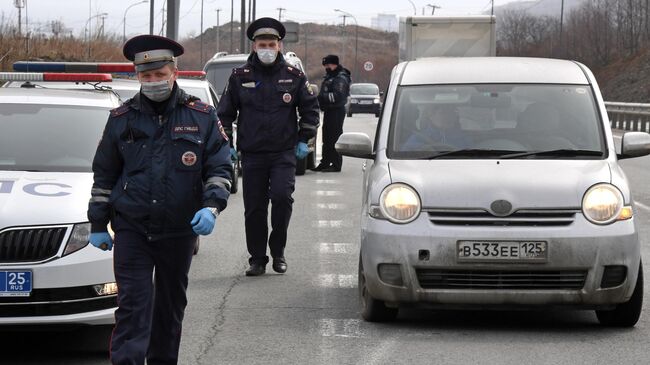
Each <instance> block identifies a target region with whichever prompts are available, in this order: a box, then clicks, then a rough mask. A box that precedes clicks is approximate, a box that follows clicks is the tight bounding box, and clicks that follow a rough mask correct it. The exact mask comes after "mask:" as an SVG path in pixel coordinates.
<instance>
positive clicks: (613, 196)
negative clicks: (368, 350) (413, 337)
mask: <svg viewBox="0 0 650 365" xmlns="http://www.w3.org/2000/svg"><path fill="white" fill-rule="evenodd" d="M384 106H385V108H384V110H383V113H382V116H381V118H380V121H379V124H378V127H377V132H376V136H375V141H374V144H373V142H372V141H371V140H370V138H369V137H368V136H367V135H365V134H362V133H344V134H343V135H341V137H340V138H339V140H338V142H337V144H336V148H337V150H338V151H339V152H340V153H342V154H343V155H345V156H351V157H358V158H363V159H366V161H365V163H364V164H363V176H364V182H363V194H362V201H363V203H362V212H361V252H360V259H359V292H360V298H361V312H362V316H363V318H364V319H366V320H369V321H382V320H390V319H393V318H395V317H396V315H397V313H398V309H399V308H400V307H404V306H413V305H418V306H429V307H433V308H451V309H458V308H465V307H469V308H487V309H504V308H511V307H516V308H531V309H541V308H548V307H555V306H569V307H573V308H579V309H591V310H596V314H597V317H598V319H599V321H600V322H601V323H602V324H604V325H611V326H633V325H634V324H636V322H637V320H638V318H639V315H640V313H641V308H642V299H643V270H642V267H641V254H640V245H639V238H638V235H637V232H638V230H637V222H636V220H635V217H634V209H635V207H634V201H633V199H632V195H631V192H630V189H629V186H628V182H627V178H626V177H625V174H624V173H623V171H622V170H621V167H620V166H619V164H618V160H620V159H623V158H629V157H637V156H643V155H647V154H650V135H648V134H647V133H642V132H628V133H625V134H624V135H623V136H622V138H621V142H619V146H620V152H619V153H617V151H616V146H615V143H614V136H613V134H612V131H611V129H610V125H609V120H608V117H607V111H606V109H605V106H604V103H603V99H602V96H601V93H600V91H599V88H598V86H597V84H596V80H595V78H594V76H593V74H592V73H591V72H590V71H589V69H588V68H587V67H585V66H584V65H582V64H579V63H577V62H572V61H565V60H551V59H534V58H505V57H491V58H478V57H476V58H469V57H468V58H430V59H422V60H417V61H412V62H404V63H400V64H398V65H397V66H395V68H394V69H393V72H392V75H391V81H390V86H389V88H388V92H387V95H386V101H385V104H384Z"/></svg>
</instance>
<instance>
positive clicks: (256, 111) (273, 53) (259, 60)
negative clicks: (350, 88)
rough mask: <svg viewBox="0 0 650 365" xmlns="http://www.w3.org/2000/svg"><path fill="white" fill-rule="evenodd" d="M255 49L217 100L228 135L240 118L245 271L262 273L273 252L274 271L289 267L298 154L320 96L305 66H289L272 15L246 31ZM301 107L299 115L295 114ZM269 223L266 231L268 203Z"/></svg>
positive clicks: (311, 129)
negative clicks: (287, 255) (287, 250)
mask: <svg viewBox="0 0 650 365" xmlns="http://www.w3.org/2000/svg"><path fill="white" fill-rule="evenodd" d="M247 35H248V38H249V39H251V40H252V41H253V53H251V55H250V56H249V57H248V61H247V62H246V64H244V65H243V66H241V67H238V68H235V69H233V72H232V74H231V75H230V79H229V80H228V84H227V85H226V87H225V90H224V92H223V95H222V98H221V100H220V102H219V107H218V112H217V113H218V115H219V119H221V121H222V122H223V126H224V128H225V129H226V133H231V131H232V124H233V122H234V121H235V120H237V148H238V149H239V151H241V154H242V160H241V163H242V170H243V173H242V175H243V188H244V209H245V213H244V214H245V225H246V246H247V248H248V252H249V254H250V259H249V264H250V268H249V269H248V270H247V271H246V275H247V276H257V275H262V274H264V273H265V272H266V264H267V263H268V261H269V258H268V256H267V255H266V253H267V251H266V246H267V242H268V246H269V248H270V251H271V256H272V257H273V270H274V271H276V272H278V273H284V272H285V271H286V270H287V262H286V259H285V257H284V249H285V245H286V242H287V229H288V227H289V220H290V218H291V211H292V204H293V198H292V197H291V194H292V193H293V191H294V184H295V172H296V171H295V170H296V158H304V157H306V156H307V153H308V152H309V150H308V148H307V141H308V140H309V138H311V137H313V136H315V135H316V131H317V129H318V125H319V122H318V118H319V115H318V101H317V99H316V95H314V93H313V91H311V89H310V88H309V87H308V86H309V83H308V81H307V77H306V76H305V74H303V72H302V71H300V70H298V69H296V68H294V67H292V66H290V65H288V64H287V63H286V62H285V60H284V57H283V56H282V53H281V52H280V50H281V43H280V41H281V40H282V38H284V35H285V29H284V26H283V25H282V23H280V22H279V21H277V20H275V19H273V18H260V19H257V20H255V21H254V22H252V23H251V24H250V26H249V27H248V29H247ZM296 109H298V112H299V114H300V119H298V116H297V115H296ZM269 200H270V201H271V204H272V208H271V228H272V232H271V234H270V237H269V234H268V226H267V217H268V205H269Z"/></svg>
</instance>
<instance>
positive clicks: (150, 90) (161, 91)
mask: <svg viewBox="0 0 650 365" xmlns="http://www.w3.org/2000/svg"><path fill="white" fill-rule="evenodd" d="M170 80H171V78H170V79H169V80H161V81H151V82H142V83H140V85H141V88H140V91H141V92H142V94H144V96H146V97H147V98H149V99H151V100H153V101H164V100H167V98H169V95H171V93H172V86H170V85H169V81H170Z"/></svg>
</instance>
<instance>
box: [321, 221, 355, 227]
mask: <svg viewBox="0 0 650 365" xmlns="http://www.w3.org/2000/svg"><path fill="white" fill-rule="evenodd" d="M311 226H312V227H315V228H343V227H352V224H351V223H350V222H343V221H339V220H334V221H329V220H319V221H315V222H312V224H311Z"/></svg>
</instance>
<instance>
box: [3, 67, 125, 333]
mask: <svg viewBox="0 0 650 365" xmlns="http://www.w3.org/2000/svg"><path fill="white" fill-rule="evenodd" d="M0 80H5V81H18V82H25V81H30V83H32V85H34V83H38V82H93V83H95V82H108V81H110V80H111V75H109V74H99V75H97V74H64V75H62V74H49V73H45V74H37V73H23V74H15V73H0ZM119 105H120V101H119V99H118V97H117V96H116V95H115V94H114V93H112V92H110V91H106V90H104V91H102V90H60V89H50V88H38V87H24V88H9V87H3V88H0V126H1V127H2V130H3V133H1V134H0V325H29V324H39V325H40V324H57V325H61V324H85V325H103V324H112V323H113V322H114V317H113V313H114V311H115V308H116V300H117V286H116V284H115V279H114V276H113V256H112V252H109V251H102V250H98V249H96V248H95V247H92V246H91V245H89V244H88V236H89V233H90V223H88V219H87V217H86V211H87V208H88V201H89V199H90V190H91V186H92V183H93V175H92V171H91V165H92V160H93V156H94V154H95V150H96V148H97V143H98V140H99V138H100V137H101V134H102V131H103V128H104V126H105V124H106V120H107V119H108V116H109V112H110V110H111V109H113V108H115V107H117V106H119Z"/></svg>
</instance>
